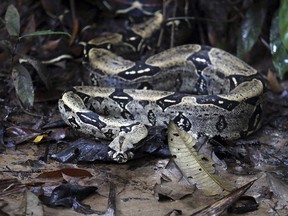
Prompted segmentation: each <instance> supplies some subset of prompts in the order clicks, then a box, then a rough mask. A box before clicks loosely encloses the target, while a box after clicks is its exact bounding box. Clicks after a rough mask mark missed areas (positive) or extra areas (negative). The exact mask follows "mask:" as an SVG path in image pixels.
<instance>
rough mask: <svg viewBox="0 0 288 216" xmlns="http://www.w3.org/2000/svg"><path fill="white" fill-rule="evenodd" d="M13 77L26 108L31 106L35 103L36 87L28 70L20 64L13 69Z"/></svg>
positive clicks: (19, 96) (18, 94)
mask: <svg viewBox="0 0 288 216" xmlns="http://www.w3.org/2000/svg"><path fill="white" fill-rule="evenodd" d="M12 79H13V84H14V87H15V90H16V94H17V96H18V98H19V99H20V101H21V102H22V104H23V106H24V107H25V108H31V107H32V106H33V103H34V88H33V84H32V79H31V76H30V73H29V72H28V70H27V69H26V68H25V67H24V66H22V65H20V64H18V65H16V66H14V67H13V69H12Z"/></svg>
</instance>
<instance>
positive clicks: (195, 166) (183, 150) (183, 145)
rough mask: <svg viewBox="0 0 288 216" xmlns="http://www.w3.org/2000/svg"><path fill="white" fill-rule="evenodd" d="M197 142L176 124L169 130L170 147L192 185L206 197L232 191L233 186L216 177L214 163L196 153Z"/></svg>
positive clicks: (171, 123)
mask: <svg viewBox="0 0 288 216" xmlns="http://www.w3.org/2000/svg"><path fill="white" fill-rule="evenodd" d="M196 142H197V140H196V139H195V138H194V137H192V136H191V135H190V134H188V133H187V132H185V131H183V130H181V129H179V128H178V127H177V126H176V125H175V123H174V122H172V121H171V122H170V124H169V128H168V145H169V149H170V151H171V154H172V155H173V156H174V160H175V162H176V164H177V165H178V166H179V168H180V170H181V171H182V173H183V174H184V176H186V177H187V178H188V180H189V181H190V182H191V183H192V184H196V187H197V188H198V189H199V190H201V191H203V193H204V194H205V195H208V196H213V195H216V194H220V193H222V192H223V191H224V190H226V191H231V188H232V187H231V186H230V185H229V184H227V182H226V183H225V184H224V180H222V179H221V178H220V177H219V176H216V175H214V173H215V168H214V167H213V162H212V161H211V159H209V158H208V157H205V156H204V155H200V154H198V153H197V152H196V150H195V148H194V145H195V144H196Z"/></svg>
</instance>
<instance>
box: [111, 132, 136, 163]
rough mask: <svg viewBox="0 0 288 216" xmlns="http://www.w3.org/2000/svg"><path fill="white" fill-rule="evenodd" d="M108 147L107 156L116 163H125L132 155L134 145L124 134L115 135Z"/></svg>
mask: <svg viewBox="0 0 288 216" xmlns="http://www.w3.org/2000/svg"><path fill="white" fill-rule="evenodd" d="M109 148H110V151H109V152H108V155H109V157H110V158H112V159H113V160H114V161H116V162H118V163H126V162H127V161H128V160H129V159H132V158H133V156H134V154H133V152H132V151H133V150H135V147H134V145H133V143H131V140H129V139H127V137H126V136H125V135H122V136H121V135H120V136H118V137H116V138H115V139H114V140H113V141H112V142H111V143H110V144H109Z"/></svg>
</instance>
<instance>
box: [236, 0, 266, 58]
mask: <svg viewBox="0 0 288 216" xmlns="http://www.w3.org/2000/svg"><path fill="white" fill-rule="evenodd" d="M266 10H267V4H266V0H261V1H257V2H254V4H253V5H252V6H251V7H250V8H249V9H248V10H247V12H246V14H245V17H244V19H243V20H242V23H241V28H240V30H239V32H238V37H237V38H238V41H237V56H238V57H239V58H241V59H243V58H244V56H245V54H247V53H248V52H249V51H250V50H251V49H252V47H253V46H254V44H255V43H256V41H257V40H258V37H259V35H260V33H261V29H262V26H263V23H264V20H265V15H266Z"/></svg>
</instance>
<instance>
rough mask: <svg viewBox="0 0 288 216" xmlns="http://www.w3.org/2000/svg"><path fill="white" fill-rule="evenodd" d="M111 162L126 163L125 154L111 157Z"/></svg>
mask: <svg viewBox="0 0 288 216" xmlns="http://www.w3.org/2000/svg"><path fill="white" fill-rule="evenodd" d="M113 160H115V161H117V162H118V163H126V162H127V161H128V157H127V154H122V153H119V154H116V155H115V156H114V155H113Z"/></svg>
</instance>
